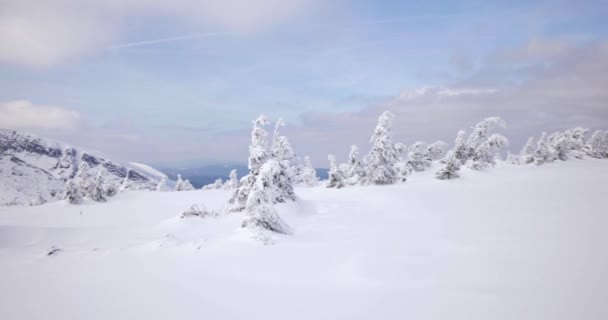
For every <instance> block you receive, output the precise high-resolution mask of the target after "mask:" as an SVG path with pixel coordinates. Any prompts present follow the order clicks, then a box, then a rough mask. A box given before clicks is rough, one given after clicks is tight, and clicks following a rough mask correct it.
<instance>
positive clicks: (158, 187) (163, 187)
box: [156, 177, 167, 191]
mask: <svg viewBox="0 0 608 320" xmlns="http://www.w3.org/2000/svg"><path fill="white" fill-rule="evenodd" d="M156 191H167V177H162V178H161V179H160V181H159V182H158V184H157V185H156Z"/></svg>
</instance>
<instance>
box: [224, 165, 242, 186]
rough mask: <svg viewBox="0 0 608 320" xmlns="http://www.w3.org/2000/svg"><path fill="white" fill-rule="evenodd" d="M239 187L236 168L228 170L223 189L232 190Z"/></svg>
mask: <svg viewBox="0 0 608 320" xmlns="http://www.w3.org/2000/svg"><path fill="white" fill-rule="evenodd" d="M238 187H239V179H238V177H237V174H236V169H232V170H231V171H230V175H229V176H228V180H226V183H225V184H224V189H226V190H232V189H237V188H238Z"/></svg>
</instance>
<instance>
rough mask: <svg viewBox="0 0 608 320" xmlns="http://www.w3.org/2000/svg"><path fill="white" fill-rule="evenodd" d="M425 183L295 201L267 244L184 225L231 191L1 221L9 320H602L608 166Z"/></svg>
mask: <svg viewBox="0 0 608 320" xmlns="http://www.w3.org/2000/svg"><path fill="white" fill-rule="evenodd" d="M430 175H432V173H431V172H428V173H421V174H415V175H413V176H412V177H411V179H410V181H408V182H407V183H404V184H398V185H391V186H384V187H375V186H371V187H352V188H345V189H340V190H336V189H326V188H323V187H317V188H298V189H297V190H296V191H297V194H298V196H299V197H300V201H298V202H297V203H292V204H285V205H279V206H278V207H277V209H278V211H279V213H280V215H281V216H282V217H283V218H284V220H285V221H286V222H287V223H288V224H289V225H290V226H291V227H292V228H293V229H294V231H295V232H294V235H291V236H275V238H274V245H264V244H262V242H260V241H259V240H257V239H256V238H255V237H254V236H253V234H251V233H250V231H247V230H244V229H241V228H240V223H241V221H242V218H243V217H242V216H241V215H239V214H232V215H228V216H221V217H219V218H209V219H200V218H189V219H179V218H177V216H178V215H179V213H180V212H182V211H183V210H184V209H185V208H187V207H188V206H190V205H191V204H193V203H204V204H206V205H207V207H209V208H210V209H219V208H221V207H222V206H223V204H224V203H225V201H226V200H227V199H228V197H229V192H227V191H223V190H205V191H200V190H198V191H190V192H148V191H132V192H126V193H121V194H119V195H117V196H116V198H115V199H113V201H110V202H107V203H87V204H85V205H83V206H71V205H67V204H65V203H63V202H55V203H49V204H45V205H42V206H37V207H2V208H0V283H2V286H0V319H11V320H12V319H62V320H64V319H266V320H272V319H307V320H309V319H328V320H336V319H383V320H385V319H399V320H401V319H462V320H474V319H480V320H487V319H492V320H500V319H505V320H506V319H530V320H538V319H548V320H560V319H563V320H571V319H585V320H602V319H608V307H607V306H606V304H605V302H606V301H607V300H608V277H607V274H606V272H607V271H606V270H608V251H607V250H606V248H605V244H606V243H607V241H608V234H607V233H606V230H607V229H608V215H607V214H606V212H607V211H606V209H605V208H606V205H605V204H606V200H605V196H606V190H608V161H606V160H584V161H578V160H572V161H568V162H559V163H554V164H547V165H544V166H541V167H535V166H531V167H520V166H517V167H516V166H511V165H507V164H500V165H499V166H498V167H497V168H494V169H492V170H489V171H486V172H463V173H462V178H461V179H458V180H450V181H439V180H436V179H433V178H432V177H431V176H430ZM51 246H57V247H58V248H61V249H62V251H59V252H58V253H56V254H54V255H52V256H46V255H45V253H46V252H47V250H48V248H49V247H51Z"/></svg>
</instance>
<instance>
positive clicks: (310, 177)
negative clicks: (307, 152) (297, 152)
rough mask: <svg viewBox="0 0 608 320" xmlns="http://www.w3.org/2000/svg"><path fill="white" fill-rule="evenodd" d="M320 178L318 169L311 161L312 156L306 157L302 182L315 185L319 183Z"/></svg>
mask: <svg viewBox="0 0 608 320" xmlns="http://www.w3.org/2000/svg"><path fill="white" fill-rule="evenodd" d="M318 181H319V178H317V171H316V170H315V168H314V167H313V166H312V163H311V162H310V157H309V156H306V157H304V167H303V168H302V172H301V174H300V182H301V183H303V184H304V185H305V186H307V187H314V186H316V185H317V183H318Z"/></svg>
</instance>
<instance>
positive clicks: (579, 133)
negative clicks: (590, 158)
mask: <svg viewBox="0 0 608 320" xmlns="http://www.w3.org/2000/svg"><path fill="white" fill-rule="evenodd" d="M588 131H589V130H588V129H585V128H581V127H576V128H572V129H569V130H566V132H564V136H565V138H566V146H567V149H568V153H569V155H572V156H573V157H575V158H577V159H582V158H583V157H584V155H585V152H584V148H585V135H586V134H587V132H588Z"/></svg>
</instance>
